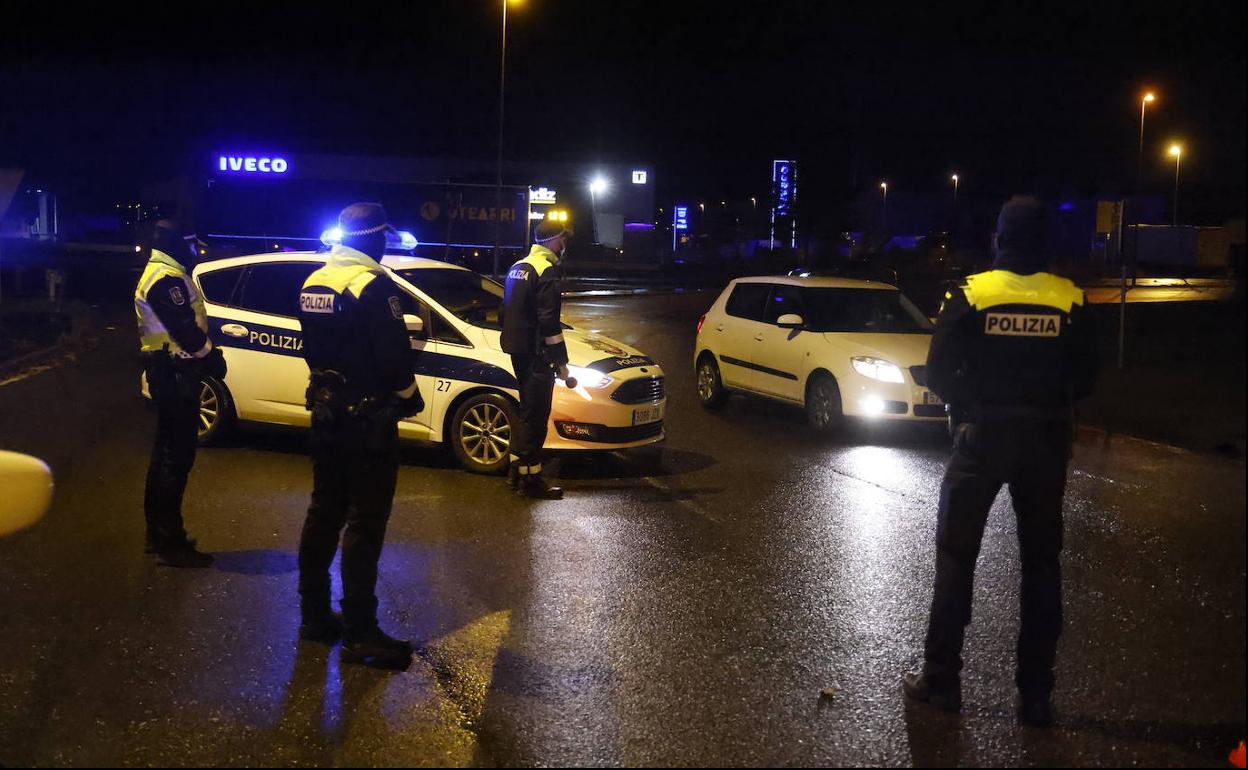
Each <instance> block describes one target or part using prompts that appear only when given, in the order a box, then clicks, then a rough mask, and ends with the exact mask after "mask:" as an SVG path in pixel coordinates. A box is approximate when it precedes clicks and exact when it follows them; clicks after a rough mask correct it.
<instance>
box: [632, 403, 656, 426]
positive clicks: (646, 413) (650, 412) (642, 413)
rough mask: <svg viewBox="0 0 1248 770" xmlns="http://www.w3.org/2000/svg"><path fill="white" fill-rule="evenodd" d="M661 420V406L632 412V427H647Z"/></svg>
mask: <svg viewBox="0 0 1248 770" xmlns="http://www.w3.org/2000/svg"><path fill="white" fill-rule="evenodd" d="M662 419H663V405H662V404H655V405H653V406H647V407H643V408H641V409H634V410H633V425H649V424H650V423H652V422H658V421H659V420H662Z"/></svg>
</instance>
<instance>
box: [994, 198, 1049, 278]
mask: <svg viewBox="0 0 1248 770" xmlns="http://www.w3.org/2000/svg"><path fill="white" fill-rule="evenodd" d="M1048 240H1049V210H1048V207H1046V206H1045V205H1044V202H1043V201H1041V200H1040V199H1039V198H1036V197H1033V196H1030V195H1015V196H1014V197H1012V198H1010V199H1009V200H1008V201H1006V203H1005V205H1004V206H1002V207H1001V213H1000V215H998V217H997V250H998V251H999V252H1000V254H999V257H998V258H999V259H1004V260H1006V261H1008V262H1011V263H1013V264H1015V265H1019V266H1028V267H1032V268H1034V269H1035V270H1036V271H1039V270H1043V269H1044V268H1045V267H1046V266H1047V265H1048V254H1047V252H1048Z"/></svg>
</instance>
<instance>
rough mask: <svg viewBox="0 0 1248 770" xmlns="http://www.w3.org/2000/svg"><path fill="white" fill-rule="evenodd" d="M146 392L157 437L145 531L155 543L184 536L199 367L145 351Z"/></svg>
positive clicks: (147, 487)
mask: <svg viewBox="0 0 1248 770" xmlns="http://www.w3.org/2000/svg"><path fill="white" fill-rule="evenodd" d="M144 370H145V371H146V374H147V387H148V392H149V393H151V396H152V402H153V403H154V404H155V405H156V440H155V441H154V442H153V444H152V458H151V462H150V463H149V464H148V466H147V483H146V484H145V486H144V490H143V514H144V517H145V518H146V520H147V537H148V539H149V540H151V541H152V542H154V543H155V544H156V545H157V547H162V548H163V547H166V546H176V545H179V544H182V543H185V542H186V540H187V536H186V529H185V527H184V525H183V521H182V495H183V493H184V492H185V491H186V479H187V476H189V475H190V473H191V468H192V467H193V466H194V465H195V449H196V447H197V446H198V442H199V435H198V434H199V393H200V387H201V386H200V382H199V373H198V371H197V369H196V367H195V366H194V365H193V364H191V363H175V362H174V360H173V359H172V358H171V357H170V356H169V355H167V354H165V353H153V354H149V355H148V356H147V357H146V360H145V362H144Z"/></svg>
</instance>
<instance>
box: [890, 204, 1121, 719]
mask: <svg viewBox="0 0 1248 770" xmlns="http://www.w3.org/2000/svg"><path fill="white" fill-rule="evenodd" d="M1047 234H1048V216H1047V209H1046V207H1045V206H1044V204H1043V203H1041V202H1040V201H1039V200H1037V199H1035V198H1030V197H1020V196H1016V197H1014V198H1012V199H1011V200H1010V201H1009V202H1008V203H1006V204H1005V206H1004V207H1003V208H1002V209H1001V213H1000V216H999V218H998V220H997V233H996V236H995V248H996V251H997V258H996V261H995V263H994V269H993V270H991V271H989V272H986V273H980V274H978V275H972V276H970V277H969V278H967V279H966V283H965V285H963V286H961V287H960V288H958V289H955V290H953V291H951V292H950V293H949V294H948V295H947V296H946V298H945V302H944V306H943V307H942V308H941V311H940V318H939V320H938V322H937V325H936V332H935V334H934V336H933V339H932V346H931V349H930V351H929V353H928V359H927V380H928V385H929V387H931V389H932V390H934V391H935V392H936V393H937V394H939V395H940V396H941V398H943V399H944V400H945V402H946V403H948V404H949V405H950V407H949V408H950V410H951V414H953V415H955V416H956V419H955V420H954V424H955V428H954V450H953V457H952V459H950V461H949V465H948V467H947V468H946V470H945V477H944V481H943V482H942V484H941V490H940V507H939V516H938V523H937V529H936V581H935V588H934V591H933V599H932V610H931V618H930V622H929V625H928V632H927V641H926V644H925V650H924V666H923V670H922V671H921V672H915V673H909V674H906V675H905V677H904V681H903V684H904V689H905V691H906V694H907V695H908V696H909V697H911V698H913V699H916V700H919V701H924V702H927V703H930V704H932V705H934V706H936V707H938V708H942V709H945V710H948V711H957V710H959V709H960V708H961V704H962V690H961V680H960V672H961V669H962V657H961V654H962V643H963V637H964V634H965V629H966V626H967V625H968V624H969V623H970V620H971V594H972V585H973V580H974V575H975V562H976V559H977V558H978V556H979V548H980V543H981V541H982V539H983V534H984V525H985V522H986V520H987V517H988V511H989V509H990V508H991V507H992V503H993V500H994V499H995V498H996V496H997V493H998V492H999V491H1000V489H1001V487H1002V486H1003V485H1006V484H1008V485H1009V487H1010V497H1011V500H1012V501H1013V505H1014V513H1015V516H1016V519H1017V522H1018V539H1019V551H1020V554H1021V557H1022V607H1021V615H1022V623H1021V628H1020V631H1019V637H1018V650H1017V652H1018V661H1017V670H1016V676H1015V683H1016V684H1017V686H1018V689H1019V696H1020V699H1019V712H1018V715H1019V719H1020V721H1022V722H1023V723H1024V724H1027V725H1033V726H1047V725H1049V724H1051V723H1052V720H1053V711H1052V702H1051V694H1052V691H1053V684H1054V678H1053V664H1054V660H1055V657H1056V652H1057V640H1058V636H1059V635H1060V633H1061V628H1062V578H1061V564H1060V555H1061V550H1062V497H1063V495H1064V493H1065V486H1066V464H1067V460H1068V459H1069V457H1070V452H1071V441H1072V437H1073V409H1074V405H1075V403H1076V402H1077V401H1078V400H1079V399H1081V398H1084V397H1085V396H1088V395H1089V394H1090V393H1091V392H1092V387H1093V384H1094V382H1095V379H1096V371H1097V350H1096V335H1095V331H1094V329H1093V327H1092V318H1091V316H1090V312H1089V310H1088V307H1087V300H1086V298H1085V297H1084V293H1083V291H1081V290H1080V289H1079V288H1078V287H1076V286H1075V285H1074V284H1073V283H1072V282H1070V281H1069V280H1067V279H1065V278H1060V277H1058V276H1056V275H1052V274H1050V273H1048V272H1046V270H1047V266H1048V261H1047V259H1046V257H1045V253H1046V249H1045V244H1046V240H1047Z"/></svg>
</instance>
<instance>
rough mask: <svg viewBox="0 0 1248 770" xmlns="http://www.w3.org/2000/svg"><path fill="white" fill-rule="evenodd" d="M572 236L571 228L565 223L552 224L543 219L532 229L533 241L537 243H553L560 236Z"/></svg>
mask: <svg viewBox="0 0 1248 770" xmlns="http://www.w3.org/2000/svg"><path fill="white" fill-rule="evenodd" d="M572 234H573V231H572V227H571V226H570V225H568V224H567V223H566V222H553V221H551V220H549V219H543V220H542V221H541V222H538V223H537V227H535V228H533V240H535V241H537V242H538V243H546V242H548V241H553V240H554V239H556V238H558V237H559V236H561V235H563V236H566V237H568V238H571V237H572Z"/></svg>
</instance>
